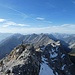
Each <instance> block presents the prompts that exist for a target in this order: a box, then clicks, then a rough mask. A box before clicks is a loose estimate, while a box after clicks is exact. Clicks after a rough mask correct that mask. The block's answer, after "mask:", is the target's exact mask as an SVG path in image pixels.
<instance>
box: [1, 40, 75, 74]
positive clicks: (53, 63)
mask: <svg viewBox="0 0 75 75" xmlns="http://www.w3.org/2000/svg"><path fill="white" fill-rule="evenodd" d="M2 65H3V67H2ZM1 68H2V72H3V73H8V72H11V74H12V75H75V73H74V70H75V67H74V65H73V63H72V62H71V60H70V59H69V56H68V54H67V53H66V52H65V50H64V49H63V48H62V45H61V44H60V41H58V42H55V43H50V44H47V45H45V46H44V45H43V46H40V47H38V48H34V46H33V45H29V44H26V45H25V44H21V45H19V46H18V47H16V48H14V50H13V51H12V52H11V53H10V54H9V55H8V56H7V57H6V58H5V59H3V60H1Z"/></svg>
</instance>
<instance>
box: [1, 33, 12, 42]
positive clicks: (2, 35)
mask: <svg viewBox="0 0 75 75" xmlns="http://www.w3.org/2000/svg"><path fill="white" fill-rule="evenodd" d="M11 35H13V34H11V33H0V42H1V41H2V40H4V39H6V38H7V37H9V36H11Z"/></svg>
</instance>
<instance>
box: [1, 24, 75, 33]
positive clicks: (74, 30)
mask: <svg viewBox="0 0 75 75" xmlns="http://www.w3.org/2000/svg"><path fill="white" fill-rule="evenodd" d="M63 25H64V24H63ZM63 25H60V26H49V27H40V28H37V27H35V28H33V27H32V28H26V27H22V28H20V29H18V28H17V27H15V28H1V29H0V32H2V31H3V32H10V33H25V34H29V33H55V32H56V33H70V34H71V33H73V34H75V25H69V26H66V27H65V26H63ZM65 25H66V24H65Z"/></svg>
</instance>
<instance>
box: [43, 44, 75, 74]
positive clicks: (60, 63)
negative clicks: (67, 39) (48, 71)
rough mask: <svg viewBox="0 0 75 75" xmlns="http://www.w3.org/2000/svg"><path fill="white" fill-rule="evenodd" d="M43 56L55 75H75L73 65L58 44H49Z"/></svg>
mask: <svg viewBox="0 0 75 75" xmlns="http://www.w3.org/2000/svg"><path fill="white" fill-rule="evenodd" d="M44 55H45V58H46V60H47V61H48V65H49V66H50V67H51V68H52V70H53V72H54V74H55V75H75V72H74V70H75V67H74V64H73V63H72V62H71V60H70V59H69V56H68V54H67V53H66V52H65V50H64V49H63V48H62V46H61V45H60V44H58V43H57V44H49V45H47V46H46V47H45V51H44Z"/></svg>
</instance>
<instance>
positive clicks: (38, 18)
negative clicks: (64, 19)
mask: <svg viewBox="0 0 75 75" xmlns="http://www.w3.org/2000/svg"><path fill="white" fill-rule="evenodd" d="M36 20H41V21H43V20H45V18H43V17H36Z"/></svg>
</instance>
